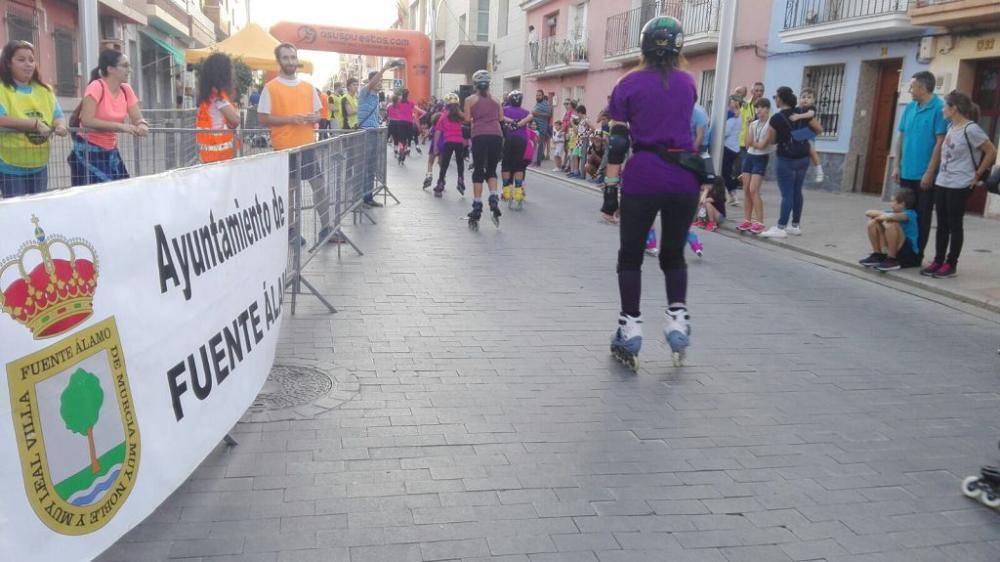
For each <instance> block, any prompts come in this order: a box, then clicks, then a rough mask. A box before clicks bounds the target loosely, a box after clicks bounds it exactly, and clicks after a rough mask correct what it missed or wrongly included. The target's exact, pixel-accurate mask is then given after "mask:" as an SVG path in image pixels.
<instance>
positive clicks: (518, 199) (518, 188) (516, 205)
mask: <svg viewBox="0 0 1000 562" xmlns="http://www.w3.org/2000/svg"><path fill="white" fill-rule="evenodd" d="M512 205H513V207H512V208H513V209H515V210H518V211H520V210H522V209H524V186H522V185H515V186H514V200H513V201H512Z"/></svg>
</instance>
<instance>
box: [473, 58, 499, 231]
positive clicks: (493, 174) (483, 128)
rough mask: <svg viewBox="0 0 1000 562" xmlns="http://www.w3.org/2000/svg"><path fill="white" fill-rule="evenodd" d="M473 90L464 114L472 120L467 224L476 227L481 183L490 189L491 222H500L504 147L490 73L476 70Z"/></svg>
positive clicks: (481, 192)
mask: <svg viewBox="0 0 1000 562" xmlns="http://www.w3.org/2000/svg"><path fill="white" fill-rule="evenodd" d="M472 85H473V86H474V87H475V89H476V93H474V94H472V95H471V96H469V97H468V98H466V99H465V115H466V117H467V118H468V119H470V120H471V121H472V194H473V201H472V212H470V213H469V226H470V227H471V228H478V227H479V218H480V217H481V216H482V214H483V182H484V181H485V182H487V185H488V186H489V190H490V197H489V205H490V212H491V213H492V215H493V222H494V223H495V224H496V225H497V226H499V225H500V215H501V213H500V198H499V197H498V196H497V164H499V163H500V155H501V152H502V150H503V133H502V131H501V130H500V122H501V121H503V119H504V116H503V109H502V108H501V107H500V102H498V101H497V100H495V99H493V97H492V96H490V73H489V72H487V71H485V70H477V71H476V72H475V73H474V74H473V75H472Z"/></svg>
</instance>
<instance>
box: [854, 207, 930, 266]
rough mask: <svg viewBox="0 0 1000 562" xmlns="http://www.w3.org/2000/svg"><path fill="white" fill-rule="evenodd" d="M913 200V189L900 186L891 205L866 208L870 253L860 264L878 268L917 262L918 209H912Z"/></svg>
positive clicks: (918, 260) (913, 264)
mask: <svg viewBox="0 0 1000 562" xmlns="http://www.w3.org/2000/svg"><path fill="white" fill-rule="evenodd" d="M915 202H916V197H915V196H914V194H913V191H911V190H909V189H900V190H899V191H897V192H896V196H895V197H893V199H892V206H891V208H889V209H885V210H883V211H879V210H877V209H872V210H870V211H865V216H866V217H868V240H869V241H870V242H871V245H872V253H871V255H869V256H868V257H866V258H864V259H862V260H860V261H859V263H860V264H861V265H863V266H865V267H874V268H876V269H878V270H879V271H894V270H897V269H901V268H903V267H917V266H919V265H920V259H919V258H918V257H917V252H918V251H919V250H918V249H917V212H916V211H915V210H913V206H914V204H915ZM883 250H884V251H883Z"/></svg>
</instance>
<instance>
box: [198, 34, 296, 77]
mask: <svg viewBox="0 0 1000 562" xmlns="http://www.w3.org/2000/svg"><path fill="white" fill-rule="evenodd" d="M280 44H281V42H280V41H278V40H277V39H275V38H274V36H272V35H271V34H270V33H268V32H267V31H265V30H264V28H262V27H261V26H259V25H257V24H255V23H251V24H249V25H247V26H246V27H244V28H243V29H241V30H239V31H238V32H237V33H236V34H235V35H232V36H230V37H229V38H227V39H226V40H225V41H223V42H221V43H218V44H217V45H215V46H214V47H212V48H210V49H188V50H187V53H186V57H185V58H186V59H187V62H189V63H192V64H195V63H199V62H201V61H202V60H204V59H205V58H206V57H208V55H211V54H212V53H226V54H227V55H229V56H231V57H233V58H234V59H241V60H242V61H243V62H244V63H245V64H246V65H247V66H249V67H250V68H252V69H253V70H263V71H271V72H278V70H279V69H278V62H277V61H276V60H274V48H275V47H277V46H278V45H280ZM299 69H300V70H301V71H302V72H305V73H306V74H312V71H313V65H312V63H311V62H308V61H304V60H302V59H299Z"/></svg>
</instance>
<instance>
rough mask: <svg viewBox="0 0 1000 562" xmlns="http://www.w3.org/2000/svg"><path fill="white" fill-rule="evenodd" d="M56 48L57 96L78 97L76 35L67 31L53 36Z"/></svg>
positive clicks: (59, 31) (63, 30)
mask: <svg viewBox="0 0 1000 562" xmlns="http://www.w3.org/2000/svg"><path fill="white" fill-rule="evenodd" d="M52 36H53V39H54V40H55V46H56V84H55V86H56V95H57V96H66V97H75V96H76V48H75V47H76V35H75V34H74V33H73V32H72V31H69V30H66V29H56V31H55V33H53V34H52Z"/></svg>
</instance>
